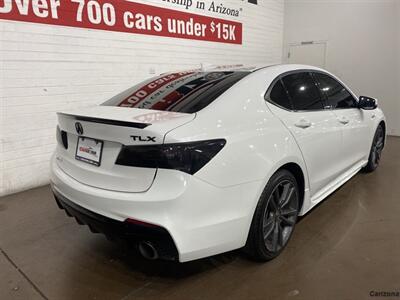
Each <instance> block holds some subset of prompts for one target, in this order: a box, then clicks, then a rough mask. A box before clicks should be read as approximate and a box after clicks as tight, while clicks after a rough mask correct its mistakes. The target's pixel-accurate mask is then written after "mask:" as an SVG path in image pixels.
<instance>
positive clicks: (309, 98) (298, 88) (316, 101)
mask: <svg viewBox="0 0 400 300" xmlns="http://www.w3.org/2000/svg"><path fill="white" fill-rule="evenodd" d="M282 81H283V83H284V85H285V87H286V90H287V91H288V93H289V96H290V98H291V99H292V105H293V109H294V110H322V109H324V104H323V103H322V100H321V94H320V92H319V90H318V88H317V87H316V85H315V82H314V79H313V78H312V77H311V75H310V74H309V73H307V72H303V73H295V74H290V75H287V76H285V77H283V79H282Z"/></svg>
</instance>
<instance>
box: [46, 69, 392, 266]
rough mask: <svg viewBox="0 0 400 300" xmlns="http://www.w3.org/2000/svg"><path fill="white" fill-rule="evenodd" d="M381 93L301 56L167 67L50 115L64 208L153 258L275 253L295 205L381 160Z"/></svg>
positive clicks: (56, 181)
mask: <svg viewBox="0 0 400 300" xmlns="http://www.w3.org/2000/svg"><path fill="white" fill-rule="evenodd" d="M385 137H386V121H385V117H384V115H383V113H382V111H381V110H380V109H379V108H378V107H377V101H376V100H375V99H372V98H368V97H360V98H357V97H356V95H355V94H354V93H353V92H352V91H351V90H350V89H349V88H348V87H347V86H346V85H345V84H344V83H343V82H341V81H340V80H339V79H338V78H336V77H335V76H334V75H332V74H330V73H329V72H327V71H324V70H321V69H318V68H314V67H310V66H303V65H275V66H268V67H262V68H244V67H237V68H235V69H232V68H222V67H220V68H215V69H213V70H207V71H206V70H193V71H186V72H176V73H170V74H164V75H162V76H160V77H157V78H153V79H150V80H148V81H145V82H143V83H141V84H138V85H136V86H134V87H133V88H130V89H128V90H127V91H125V92H123V93H121V94H119V95H117V96H115V97H113V98H112V99H110V100H109V101H107V102H106V103H104V104H103V105H101V106H96V107H92V108H87V109H81V110H79V111H71V112H61V113H58V128H57V139H58V146H57V150H56V152H55V154H54V157H53V159H52V163H51V171H52V172H51V173H52V175H51V181H52V189H53V191H54V195H55V198H56V200H57V203H58V205H59V206H60V208H62V209H65V210H66V212H67V214H69V215H70V216H74V217H75V218H76V219H77V221H78V222H79V223H80V224H86V225H88V226H89V227H90V229H92V231H94V232H102V233H104V234H106V235H107V236H109V237H111V238H122V239H125V240H127V241H128V242H129V244H131V245H132V248H135V247H138V249H139V251H140V252H141V253H142V255H143V256H145V257H146V258H149V259H157V258H162V259H171V260H179V261H180V262H186V261H190V260H194V259H198V258H202V257H206V256H211V255H214V254H218V253H222V252H226V251H229V250H233V249H238V248H242V247H244V249H245V250H246V251H247V252H248V253H249V254H250V255H251V256H252V257H254V258H256V259H258V260H270V259H272V258H274V257H276V256H277V255H279V254H280V253H281V251H282V250H283V249H284V248H285V246H286V245H287V243H288V241H289V239H290V237H291V235H292V233H293V229H294V226H295V224H296V220H297V218H298V216H302V215H304V214H306V213H307V212H308V211H310V210H311V209H312V208H313V207H314V206H315V205H316V204H318V203H319V202H320V201H322V200H323V199H324V198H326V197H327V196H328V195H329V194H331V193H332V192H334V191H335V190H336V189H338V188H339V187H340V186H341V185H343V184H344V183H345V182H346V181H348V180H349V179H350V178H351V177H352V176H354V175H355V174H356V173H357V172H359V171H360V170H361V169H364V170H365V171H369V172H371V171H373V170H375V169H376V168H377V166H378V164H379V160H380V157H381V153H382V150H383V148H384V145H385Z"/></svg>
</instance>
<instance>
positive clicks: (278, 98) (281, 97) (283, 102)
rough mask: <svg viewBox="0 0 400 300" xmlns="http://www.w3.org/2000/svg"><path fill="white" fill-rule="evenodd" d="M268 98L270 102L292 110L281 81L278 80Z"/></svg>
mask: <svg viewBox="0 0 400 300" xmlns="http://www.w3.org/2000/svg"><path fill="white" fill-rule="evenodd" d="M269 98H270V100H271V102H273V103H275V104H277V105H279V106H281V107H283V108H286V109H289V110H291V109H292V103H291V102H290V99H289V95H288V94H287V92H286V89H285V87H284V86H283V84H282V81H280V80H278V81H277V82H276V83H275V85H274V87H273V88H272V90H271V93H270V95H269Z"/></svg>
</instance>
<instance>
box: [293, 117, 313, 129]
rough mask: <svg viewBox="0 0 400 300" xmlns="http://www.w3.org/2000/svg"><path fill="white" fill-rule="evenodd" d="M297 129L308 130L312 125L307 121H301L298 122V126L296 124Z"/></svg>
mask: <svg viewBox="0 0 400 300" xmlns="http://www.w3.org/2000/svg"><path fill="white" fill-rule="evenodd" d="M294 125H295V126H296V127H299V128H302V129H306V128H309V127H311V126H312V123H311V122H310V121H308V120H306V119H301V120H300V121H298V122H297V123H296V124H294Z"/></svg>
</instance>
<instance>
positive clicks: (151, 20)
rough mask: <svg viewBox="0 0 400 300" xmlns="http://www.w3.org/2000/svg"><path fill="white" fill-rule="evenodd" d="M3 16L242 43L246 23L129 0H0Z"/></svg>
mask: <svg viewBox="0 0 400 300" xmlns="http://www.w3.org/2000/svg"><path fill="white" fill-rule="evenodd" d="M0 19H5V20H13V21H22V22H33V23H41V24H51V25H61V26H69V27H79V28H90V29H99V30H107V31H117V32H128V33H136V34H147V35H156V36H164V37H174V38H182V39H192V40H202V41H210V42H219V43H229V44H242V35H243V26H242V23H239V22H234V21H228V20H223V19H219V18H212V17H207V16H202V15H198V14H192V13H186V12H180V11H176V10H172V9H166V8H161V7H156V6H151V5H145V4H140V3H134V2H129V1H127V0H0Z"/></svg>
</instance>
